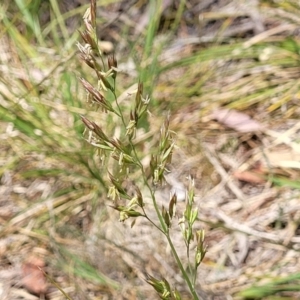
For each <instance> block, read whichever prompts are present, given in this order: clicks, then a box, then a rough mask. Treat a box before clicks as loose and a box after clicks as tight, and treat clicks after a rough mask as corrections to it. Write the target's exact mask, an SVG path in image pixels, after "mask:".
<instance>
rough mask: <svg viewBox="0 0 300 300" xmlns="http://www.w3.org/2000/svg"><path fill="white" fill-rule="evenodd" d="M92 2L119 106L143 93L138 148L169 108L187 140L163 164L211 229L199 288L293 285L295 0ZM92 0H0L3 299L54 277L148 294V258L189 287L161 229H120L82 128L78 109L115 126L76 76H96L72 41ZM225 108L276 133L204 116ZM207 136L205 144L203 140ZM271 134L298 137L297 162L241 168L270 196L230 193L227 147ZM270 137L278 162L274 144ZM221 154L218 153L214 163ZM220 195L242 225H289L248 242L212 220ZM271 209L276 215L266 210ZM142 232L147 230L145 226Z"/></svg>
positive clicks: (215, 291) (96, 288)
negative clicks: (38, 270)
mask: <svg viewBox="0 0 300 300" xmlns="http://www.w3.org/2000/svg"><path fill="white" fill-rule="evenodd" d="M97 3H98V15H97V21H98V26H99V28H98V36H99V40H100V46H101V48H102V50H103V52H104V53H105V54H107V55H109V54H112V53H115V55H116V57H117V59H118V65H119V68H120V69H121V70H122V72H121V73H120V76H119V85H118V89H119V93H120V95H121V96H120V97H121V99H122V101H123V102H122V103H124V106H125V107H126V101H127V98H126V97H127V96H126V95H127V92H128V91H130V90H132V89H134V87H135V84H136V83H137V82H138V81H139V80H140V81H142V82H144V86H145V90H146V92H147V93H148V94H149V95H150V97H151V101H152V102H151V104H150V112H151V116H150V117H149V120H148V121H147V122H146V121H145V128H144V129H145V131H144V132H143V133H142V134H141V139H142V140H144V142H145V146H144V148H143V149H140V151H141V152H144V155H145V157H146V158H147V155H148V154H149V149H151V145H152V143H153V141H155V139H156V137H155V134H156V133H157V131H158V129H159V126H160V124H161V123H162V122H163V120H164V118H165V116H166V115H167V113H168V112H170V115H171V125H172V128H173V130H174V131H175V132H176V133H177V141H178V146H179V149H180V150H178V154H175V157H176V160H175V163H174V166H173V167H172V169H173V171H174V172H175V173H176V172H177V173H176V174H180V175H179V177H180V176H181V177H182V178H184V177H185V175H187V174H192V175H193V176H194V177H195V180H196V186H197V189H198V194H199V205H200V206H201V207H202V210H203V211H202V214H203V218H202V223H200V224H199V226H200V227H203V226H204V227H205V228H206V230H207V231H208V235H207V243H208V249H209V252H210V253H208V258H207V260H206V261H204V264H203V269H202V273H201V276H200V279H199V290H201V291H202V292H203V295H204V296H203V298H204V299H297V298H298V297H300V292H299V290H300V286H299V270H297V267H296V266H297V264H298V265H299V263H300V262H299V258H298V256H299V255H297V251H299V247H297V246H296V245H297V243H299V235H300V229H299V220H300V216H299V213H297V211H299V206H300V202H299V190H300V184H299V167H297V163H299V161H300V160H299V159H300V158H299V153H300V151H299V140H300V135H299V126H298V125H299V113H300V108H299V98H300V94H299V84H300V76H299V75H300V70H299V61H300V59H299V58H300V56H299V55H300V17H299V15H300V4H299V3H298V1H293V0H286V1H275V0H274V1H268V0H265V1H263V0H253V1H244V0H233V1H229V0H220V1H213V0H207V1H196V0H190V1H188V0H186V1H183V0H175V1H167V0H161V1H159V0H156V1H154V0H151V1H143V0H139V1H120V0H102V1H97ZM88 6H89V2H88V1H87V0H74V1H67V0H64V1H57V0H47V1H42V0H40V1H39V0H13V1H7V0H3V1H1V3H0V45H1V51H0V136H1V142H0V151H1V154H0V178H1V185H0V207H1V208H0V230H1V231H0V232H1V233H0V256H1V259H0V261H1V263H0V278H1V280H0V281H1V283H0V298H1V299H39V297H38V296H37V298H34V297H35V296H33V295H32V292H35V294H43V293H46V295H47V297H48V299H65V296H64V295H63V294H62V293H61V292H60V291H59V290H58V288H57V287H60V288H62V289H63V290H64V291H65V292H66V293H67V294H69V295H70V298H71V299H155V296H154V295H153V294H152V290H151V287H148V286H147V285H146V283H145V282H144V281H143V278H144V277H143V276H144V272H145V270H146V271H147V272H154V273H155V272H157V273H160V272H161V273H165V274H167V276H169V277H171V278H172V280H173V282H175V284H176V285H177V286H178V287H179V289H182V290H183V292H184V287H183V286H182V282H181V281H180V279H178V278H177V277H178V276H177V275H176V274H177V272H178V271H177V270H176V267H175V266H174V265H173V264H172V258H170V257H168V253H167V252H166V251H165V249H163V244H162V241H160V238H161V237H159V236H158V237H156V236H155V237H154V236H151V233H149V231H148V230H149V229H148V228H146V229H145V228H144V229H143V230H141V231H140V232H138V231H134V233H128V231H129V230H130V229H129V228H127V227H126V226H121V225H119V224H115V222H117V216H116V214H115V213H114V212H112V211H111V210H110V209H109V208H108V206H107V204H108V203H107V199H106V192H107V191H106V189H107V187H106V185H105V183H104V182H105V176H106V175H105V173H106V172H105V170H104V169H103V167H102V166H101V163H100V162H99V157H98V156H97V155H96V154H95V153H94V150H93V149H92V148H91V147H90V146H89V145H88V144H87V143H86V141H85V140H84V137H83V131H84V126H83V125H82V122H81V119H80V115H88V116H91V117H92V118H93V120H95V121H96V122H97V123H99V124H101V123H105V124H108V125H109V127H110V128H111V131H112V132H114V131H116V130H117V128H115V126H114V120H113V119H110V118H109V116H108V115H105V114H103V113H101V112H97V111H94V112H92V111H91V109H90V108H89V107H88V105H87V104H86V95H85V92H84V90H83V88H82V87H81V86H80V84H78V77H84V78H87V79H91V80H92V78H91V74H90V70H89V69H88V68H87V67H86V66H84V64H83V63H82V62H81V61H80V58H79V56H78V53H77V47H76V43H77V42H78V41H81V40H80V36H79V33H78V29H80V28H81V26H82V16H83V14H84V12H85V11H86V9H87V8H88ZM220 107H223V108H228V109H236V110H238V111H241V112H243V113H245V114H247V115H249V116H250V117H252V118H254V119H255V120H257V121H259V122H260V123H261V124H262V125H263V126H265V128H268V130H269V129H272V131H271V132H270V131H268V130H266V131H265V132H262V133H260V134H253V133H246V134H242V133H240V132H236V131H234V130H232V129H229V128H227V127H226V126H223V125H222V124H220V123H218V122H216V121H215V120H214V119H213V118H212V117H210V113H211V112H212V111H213V110H214V109H217V108H220ZM129 110H130V103H128V111H129ZM225 123H226V122H225ZM225 125H226V124H225ZM229 127H230V126H229ZM274 132H275V133H277V135H275V136H274V135H273V136H272V133H274ZM281 136H282V137H284V138H282V140H280V137H281ZM278 140H280V141H278ZM282 141H283V142H282ZM203 143H209V145H210V146H211V148H209V149H210V150H211V149H212V150H211V151H208V152H209V153H208V152H207V148H206V147H204V146H203ZM280 143H284V145H285V146H289V147H290V148H288V149H287V152H288V153H292V152H293V151H294V152H293V158H292V161H294V162H295V164H294V166H276V167H274V168H272V166H271V167H270V166H268V168H267V169H268V170H267V171H265V173H264V174H263V176H264V178H265V181H263V182H259V183H257V182H256V181H253V180H249V179H248V180H244V182H241V181H239V180H238V178H236V179H235V180H236V186H237V188H238V190H239V191H240V192H241V193H242V194H243V195H244V196H245V197H246V199H248V198H249V197H250V198H251V197H254V196H256V197H258V196H259V195H262V194H263V195H267V193H269V194H268V195H269V196H265V197H264V198H263V199H264V202H255V203H254V202H251V201H250V202H251V203H252V204H253V203H254V206H253V207H254V208H255V210H256V211H257V212H255V213H254V212H253V211H251V212H249V207H248V206H247V205H248V204H247V203H246V204H245V203H244V202H243V201H245V198H244V199H242V200H243V201H242V200H241V199H236V198H239V197H238V196H237V194H239V193H238V192H237V193H236V194H234V193H233V192H232V190H231V188H230V187H229V188H228V187H225V185H226V184H225V183H224V176H223V177H222V174H223V173H222V172H220V169H218V166H219V167H220V165H221V169H222V168H223V169H224V171H225V174H226V173H228V174H231V172H232V170H233V169H234V167H233V166H235V167H236V165H233V164H231V161H232V160H233V161H239V162H240V165H244V166H245V164H246V165H247V166H248V167H249V166H251V167H253V166H254V165H255V163H257V161H258V160H256V159H255V154H257V153H256V152H255V151H256V150H257V149H261V148H262V147H270V146H274V145H280ZM205 149H206V150H205ZM276 149H277V148H276ZM291 149H292V150H291ZM273 150H274V149H273ZM276 151H277V152H276ZM276 151H275V153H276V154H277V156H276V159H277V160H278V159H279V157H280V155H281V153H282V152H281V150H276ZM289 151H290V152H289ZM214 152H220V153H221V154H222V155H223V156H222V157H223V158H224V157H226V159H224V160H222V159H221V158H220V165H218V164H217V163H215V160H213V159H212V157H211V155H212V154H211V153H214ZM245 153H246V154H247V155H246V156H245ZM273 153H274V151H273ZM284 153H286V152H284ZM221 154H220V155H221ZM224 155H225V156H224ZM220 157H221V156H220ZM276 159H275V160H276ZM224 161H226V162H224ZM295 166H296V168H295ZM177 180H178V181H179V179H178V178H177ZM183 181H184V180H183ZM245 182H246V183H245ZM180 183H181V182H180ZM220 184H221V185H220ZM215 187H219V188H218V189H215ZM220 187H222V188H220ZM226 189H227V190H228V189H229V190H230V191H229V192H228V191H227V192H228V193H227V194H226V195H225V196H224V194H223V192H222V191H225V190H226ZM221 190H222V191H221ZM208 196H209V197H210V198H209V197H208ZM241 198H242V197H241ZM250 198H249V199H250ZM203 199H206V200H205V203H204V204H203V202H202V200H203ZM212 199H213V200H212ZM220 199H222V200H220ZM255 199H258V198H255ZM251 200H253V201H254V198H251ZM203 201H204V200H203ZM255 201H256V200H255ZM257 201H258V200H257ZM260 201H261V200H260ZM242 202H243V204H241V203H242ZM250 202H248V203H250ZM237 203H238V204H239V205H240V206H238V208H237V209H235V208H233V206H234V204H237ZM270 203H272V204H270ZM256 204H257V205H256ZM206 205H207V206H206ZM271 205H273V206H271ZM228 207H230V209H229V210H228ZM236 207H237V206H236ZM218 209H220V210H222V211H223V212H224V211H225V213H227V214H229V215H230V216H231V217H232V219H233V220H235V221H237V220H239V221H240V222H241V223H243V222H246V221H247V222H248V221H249V220H250V221H251V220H252V223H251V222H250V221H249V222H248V223H247V224H248V225H249V226H250V225H251V224H254V225H253V226H254V227H255V228H256V230H258V231H259V232H265V233H270V234H274V236H278V235H279V236H282V235H283V236H289V239H287V240H284V241H282V240H279V241H274V240H273V241H272V239H270V238H268V237H267V238H264V237H261V236H259V235H256V236H255V234H254V235H251V232H250V233H249V232H246V236H247V238H246V240H247V242H246V241H245V239H243V238H240V237H238V236H239V233H238V229H237V228H233V227H230V226H229V225H228V224H226V220H224V219H223V220H222V222H220V218H219V219H218V218H217V217H216V214H215V211H216V210H218ZM269 210H271V211H273V210H274V211H276V214H275V215H274V216H272V217H270V218H269V219H267V220H265V219H263V218H262V217H263V216H264V215H265V214H266V212H268V211H269ZM200 214H201V212H200ZM251 214H252V217H253V214H254V217H257V220H256V221H255V220H253V219H251ZM241 231H242V233H241V234H243V233H245V231H243V230H241ZM256 232H257V231H256ZM124 235H125V236H126V238H125V239H124ZM147 235H148V240H150V241H148V240H147V241H144V240H143V238H142V237H141V236H144V237H145V236H147ZM243 241H244V243H245V244H243V245H242V246H241V245H240V246H239V247H235V246H236V245H238V243H239V242H241V243H243ZM147 243H150V244H147ZM151 247H152V248H151ZM151 249H152V250H151ZM153 249H156V250H157V255H154V254H153ZM224 249H227V250H226V251H225V250H224ZM243 249H247V255H245V256H244V257H243V259H242V260H241V261H238V262H237V261H236V263H234V259H232V257H233V256H234V253H236V252H239V253H241V252H242V251H243ZM251 251H252V252H251ZM232 253H233V254H232ZM231 254H232V255H233V256H231ZM258 256H259V259H258ZM37 258H39V259H42V261H43V262H44V263H45V264H46V266H45V270H46V272H47V274H48V275H47V276H48V277H49V278H48V277H47V282H50V283H49V284H48V285H47V288H45V289H44V290H43V289H42V290H37V291H35V290H33V291H32V289H34V288H33V287H32V286H31V283H29V284H28V283H27V284H26V283H24V280H23V276H24V268H25V269H26V267H27V266H28V264H33V265H37V263H36V260H37ZM28 261H29V263H28ZM8 270H14V272H15V273H13V274H12V275H10V274H11V273H9V272H8ZM4 274H6V275H4ZM41 280H43V279H41ZM51 282H52V283H51ZM53 282H55V284H54V283H53ZM45 291H46V292H45ZM1 293H2V294H1ZM187 295H188V294H187ZM5 297H6V298H5ZM22 297H23V298H22ZM31 297H32V298H31ZM186 299H188V296H187V298H186Z"/></svg>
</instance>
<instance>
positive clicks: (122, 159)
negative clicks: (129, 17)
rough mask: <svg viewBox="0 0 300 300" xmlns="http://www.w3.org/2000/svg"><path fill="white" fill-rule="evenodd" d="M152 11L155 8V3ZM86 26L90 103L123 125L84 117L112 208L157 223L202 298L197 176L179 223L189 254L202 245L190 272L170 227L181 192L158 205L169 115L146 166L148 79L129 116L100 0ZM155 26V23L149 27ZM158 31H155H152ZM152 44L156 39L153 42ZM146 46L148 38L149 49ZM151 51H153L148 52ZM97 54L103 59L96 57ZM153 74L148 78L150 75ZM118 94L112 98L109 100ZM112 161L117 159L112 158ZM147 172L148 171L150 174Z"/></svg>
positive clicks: (171, 293) (172, 291) (163, 284)
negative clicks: (112, 129)
mask: <svg viewBox="0 0 300 300" xmlns="http://www.w3.org/2000/svg"><path fill="white" fill-rule="evenodd" d="M150 8H151V9H152V10H153V11H155V10H154V8H153V7H150ZM84 23H85V30H84V31H81V32H80V34H81V37H82V39H83V40H84V43H85V44H80V43H78V48H79V51H80V53H81V58H82V60H83V61H84V62H85V63H86V64H87V65H88V66H89V67H90V68H91V69H92V70H93V72H94V73H95V81H96V82H97V83H95V84H94V85H93V84H91V83H90V82H88V81H87V80H85V79H83V78H81V79H80V81H81V83H82V85H83V87H84V88H85V90H86V92H87V103H89V104H90V105H94V106H96V109H98V110H102V113H103V114H105V113H111V114H114V115H115V116H116V117H117V119H119V123H120V125H118V124H115V126H116V127H118V126H120V127H121V133H120V136H119V137H114V134H113V133H111V134H109V133H107V128H102V127H99V125H97V123H96V122H94V121H90V119H88V118H86V117H84V116H82V117H81V118H82V121H83V123H84V124H85V126H86V129H87V132H86V136H87V138H86V140H87V141H88V142H89V143H90V144H91V145H92V146H94V147H95V148H96V149H97V152H98V155H99V157H100V160H102V161H105V160H108V161H107V162H106V164H107V165H108V166H109V167H108V177H109V181H110V187H109V191H108V197H109V198H110V199H111V200H112V207H113V208H114V209H115V210H117V211H119V214H120V218H119V220H120V221H121V222H124V221H126V220H127V219H133V221H132V224H131V226H134V224H135V221H136V218H138V217H143V218H146V219H147V220H148V222H150V223H151V224H152V225H153V228H154V229H156V230H159V231H160V232H161V233H162V234H163V235H164V236H165V238H166V239H167V241H168V244H169V246H170V248H171V252H172V254H173V256H174V259H175V261H176V263H177V265H178V267H179V269H180V271H181V273H182V276H183V278H184V280H185V282H186V284H187V285H188V288H189V291H190V293H191V296H192V297H193V299H199V296H198V295H197V291H196V286H195V285H196V274H197V268H198V267H199V265H200V263H201V261H202V260H203V258H204V256H205V252H206V250H205V246H204V232H203V231H201V230H199V231H197V233H196V232H194V230H193V225H194V223H195V221H196V219H197V216H198V209H197V208H194V207H193V205H194V190H193V186H194V183H193V180H192V179H190V187H189V190H188V193H187V198H186V208H185V210H184V213H183V215H182V217H181V218H180V221H179V225H180V227H181V230H182V234H183V238H184V242H185V244H186V248H187V256H188V258H189V257H190V245H191V243H192V241H193V240H194V238H195V239H196V238H197V246H196V251H195V254H194V258H193V259H192V260H193V262H190V261H189V273H188V272H187V271H186V269H185V267H184V265H183V262H182V261H181V260H180V258H179V255H178V253H177V250H176V248H175V246H174V243H173V241H172V238H171V232H170V229H171V225H172V222H173V219H174V217H175V215H176V204H177V195H176V194H173V195H171V197H170V200H169V205H168V208H165V207H164V206H162V208H160V207H159V204H158V201H157V198H156V189H157V187H158V186H159V185H162V184H164V183H165V173H166V172H168V169H167V168H168V164H169V163H170V162H171V157H172V154H173V148H174V146H175V142H174V138H173V133H172V132H171V131H170V130H169V120H168V118H167V119H166V121H165V122H164V124H163V126H162V127H161V130H160V138H159V141H158V145H157V146H156V149H153V150H152V152H153V154H152V156H151V160H150V164H149V166H148V167H145V166H144V165H143V164H142V160H143V158H142V157H140V155H139V153H138V149H139V147H140V146H139V145H138V144H137V143H136V140H135V138H136V135H137V131H138V130H139V122H140V120H141V118H142V117H143V115H144V114H145V113H146V112H147V110H148V105H149V101H150V98H149V96H144V95H143V83H141V82H140V83H139V84H138V88H137V90H136V91H135V93H134V102H133V104H132V109H131V111H130V114H129V115H125V113H126V108H125V109H124V108H123V107H122V106H121V105H120V103H119V100H118V96H117V94H116V86H117V74H118V72H119V70H118V63H117V60H116V58H115V57H114V56H109V57H108V59H107V63H105V62H104V58H103V55H102V52H101V50H100V49H99V46H98V38H97V33H96V1H91V7H90V8H89V9H88V10H87V11H86V13H85V15H84ZM150 28H151V26H150ZM153 30H154V29H153ZM150 35H151V36H152V35H153V32H151V33H150ZM148 42H149V43H151V44H152V42H151V41H148ZM147 47H148V48H149V45H148V46H147V42H146V48H147ZM149 54H150V53H148V55H149ZM97 58H98V59H97ZM150 77H151V76H149V75H148V76H147V78H150ZM111 96H113V100H112V101H110V100H109V99H110V98H111ZM111 160H113V163H112V162H111ZM135 169H137V170H138V172H139V173H140V176H141V177H142V179H141V182H136V181H134V178H133V180H130V178H131V177H132V174H133V173H134V172H136V171H135ZM147 173H148V174H147ZM128 180H130V181H132V182H135V183H134V189H135V192H134V194H133V195H131V194H130V193H129V192H128V191H126V189H125V183H126V181H128ZM141 184H143V185H145V186H146V187H147V189H148V191H149V194H150V196H151V200H152V209H154V210H155V212H156V217H157V220H153V219H152V218H151V217H149V211H148V210H149V209H151V206H150V208H149V207H148V206H149V205H146V202H145V199H144V198H145V196H144V195H143V194H142V192H141V190H142V187H139V186H140V185H141ZM147 282H148V283H149V284H150V285H152V286H153V287H154V289H155V290H156V291H157V292H158V294H159V295H160V297H161V298H162V299H181V296H180V293H179V292H178V291H177V289H176V288H174V287H173V288H172V287H171V286H170V284H169V283H168V281H167V280H166V279H165V278H163V279H157V278H155V277H153V276H152V275H148V278H147Z"/></svg>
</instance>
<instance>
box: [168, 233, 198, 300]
mask: <svg viewBox="0 0 300 300" xmlns="http://www.w3.org/2000/svg"><path fill="white" fill-rule="evenodd" d="M166 238H167V240H168V243H169V245H170V247H171V251H172V253H173V255H174V257H175V260H176V263H177V265H178V267H179V269H180V271H181V274H182V276H183V278H184V280H185V282H186V283H187V285H188V286H189V289H190V292H191V294H192V296H193V299H194V300H199V299H200V298H199V296H198V295H197V293H196V291H195V285H194V284H192V282H191V280H190V278H189V276H188V274H187V273H186V271H185V269H184V267H183V265H182V263H181V260H180V258H179V256H178V254H177V251H176V249H175V247H174V245H173V242H172V240H171V237H170V236H169V234H166Z"/></svg>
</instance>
